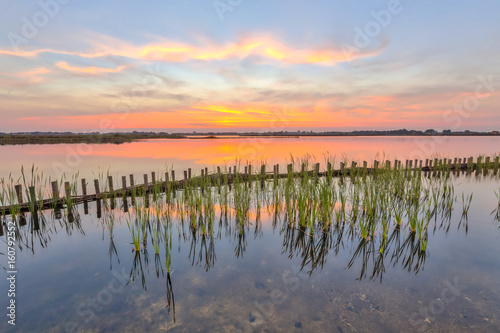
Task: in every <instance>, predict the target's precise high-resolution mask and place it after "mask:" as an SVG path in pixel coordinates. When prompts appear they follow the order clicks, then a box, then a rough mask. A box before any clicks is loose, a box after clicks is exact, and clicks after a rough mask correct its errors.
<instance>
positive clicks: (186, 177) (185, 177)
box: [184, 170, 188, 182]
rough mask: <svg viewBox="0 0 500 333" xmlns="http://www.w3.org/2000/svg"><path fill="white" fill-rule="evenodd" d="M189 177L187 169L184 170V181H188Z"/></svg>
mask: <svg viewBox="0 0 500 333" xmlns="http://www.w3.org/2000/svg"><path fill="white" fill-rule="evenodd" d="M187 179H188V172H187V170H184V181H185V182H187Z"/></svg>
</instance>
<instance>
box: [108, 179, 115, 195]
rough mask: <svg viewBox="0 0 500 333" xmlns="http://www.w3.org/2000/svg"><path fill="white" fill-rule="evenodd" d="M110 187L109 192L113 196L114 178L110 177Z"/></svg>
mask: <svg viewBox="0 0 500 333" xmlns="http://www.w3.org/2000/svg"><path fill="white" fill-rule="evenodd" d="M108 185H109V192H110V193H111V194H112V193H113V192H114V189H113V176H108Z"/></svg>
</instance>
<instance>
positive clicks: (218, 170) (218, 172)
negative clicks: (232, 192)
mask: <svg viewBox="0 0 500 333" xmlns="http://www.w3.org/2000/svg"><path fill="white" fill-rule="evenodd" d="M217 174H218V175H219V176H220V166H217Z"/></svg>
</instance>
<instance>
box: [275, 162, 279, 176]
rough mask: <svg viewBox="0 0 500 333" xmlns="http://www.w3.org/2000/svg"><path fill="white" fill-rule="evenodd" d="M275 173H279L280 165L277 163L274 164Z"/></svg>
mask: <svg viewBox="0 0 500 333" xmlns="http://www.w3.org/2000/svg"><path fill="white" fill-rule="evenodd" d="M276 175H277V176H279V175H280V165H279V164H276Z"/></svg>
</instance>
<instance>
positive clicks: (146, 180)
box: [144, 173, 149, 193]
mask: <svg viewBox="0 0 500 333" xmlns="http://www.w3.org/2000/svg"><path fill="white" fill-rule="evenodd" d="M148 190H149V181H148V174H147V173H145V174H144V193H147V192H148Z"/></svg>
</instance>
